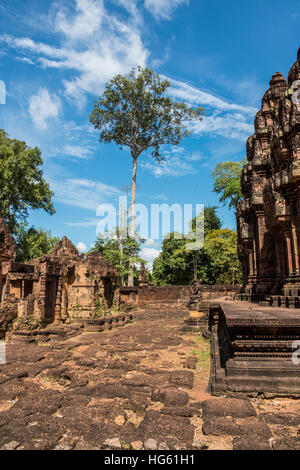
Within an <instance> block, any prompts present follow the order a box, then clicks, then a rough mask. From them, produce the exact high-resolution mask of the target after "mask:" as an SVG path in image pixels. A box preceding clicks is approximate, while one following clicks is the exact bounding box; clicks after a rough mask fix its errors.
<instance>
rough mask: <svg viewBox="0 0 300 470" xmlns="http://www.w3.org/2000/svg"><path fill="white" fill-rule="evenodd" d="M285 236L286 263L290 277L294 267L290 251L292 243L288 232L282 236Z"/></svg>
mask: <svg viewBox="0 0 300 470" xmlns="http://www.w3.org/2000/svg"><path fill="white" fill-rule="evenodd" d="M284 236H285V244H286V250H287V263H288V275H289V277H292V276H293V274H294V265H293V251H292V241H291V235H290V232H289V231H287V232H285V234H284Z"/></svg>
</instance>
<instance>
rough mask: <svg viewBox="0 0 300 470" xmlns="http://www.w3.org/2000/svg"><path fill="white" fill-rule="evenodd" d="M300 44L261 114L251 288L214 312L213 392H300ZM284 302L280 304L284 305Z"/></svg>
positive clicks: (243, 209)
mask: <svg viewBox="0 0 300 470" xmlns="http://www.w3.org/2000/svg"><path fill="white" fill-rule="evenodd" d="M299 80H300V49H299V51H298V56H297V61H296V63H295V64H294V65H293V67H292V68H291V70H290V73H289V76H288V81H287V80H286V79H285V77H284V76H283V75H282V74H281V73H279V72H277V73H276V74H275V75H274V76H273V77H272V80H271V82H270V88H269V90H268V91H267V92H266V93H265V95H264V97H263V99H262V108H261V110H260V111H259V112H258V113H257V115H256V117H255V123H254V124H255V134H254V135H253V136H251V137H250V138H249V139H248V141H247V160H248V161H247V163H246V165H245V166H244V169H243V174H242V180H241V182H242V191H243V195H244V199H243V200H242V201H241V203H240V204H239V205H238V208H237V225H238V253H239V257H240V260H241V262H242V265H243V270H244V286H243V289H242V293H241V294H240V295H237V296H236V298H237V300H242V301H254V302H259V304H258V305H257V306H254V305H253V304H250V303H248V302H247V303H246V302H243V303H241V302H236V303H234V302H231V303H230V302H223V303H222V304H221V305H220V306H219V305H215V306H213V307H212V309H211V316H210V323H211V324H210V327H211V330H212V349H213V363H212V379H211V388H212V391H213V393H220V392H224V391H226V390H231V391H242V392H249V391H250V392H252V391H256V392H262V393H263V392H270V393H277V394H283V395H284V394H294V395H297V396H299V395H300V366H299V364H298V365H297V363H296V362H297V361H294V362H293V361H292V357H293V353H295V351H296V350H297V349H298V348H299V346H298V344H300V342H299V343H297V341H300V310H298V309H297V307H298V308H299V307H300V257H299V254H300V104H299V100H297V99H295V98H296V96H297V95H299V93H298V92H297V91H296V90H297V88H299V84H300V82H299ZM279 307H280V308H279Z"/></svg>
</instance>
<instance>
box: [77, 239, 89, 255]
mask: <svg viewBox="0 0 300 470" xmlns="http://www.w3.org/2000/svg"><path fill="white" fill-rule="evenodd" d="M76 248H77V250H78V251H79V252H80V253H85V252H86V250H87V246H86V244H85V243H83V242H79V243H77V245H76Z"/></svg>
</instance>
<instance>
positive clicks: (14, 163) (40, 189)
mask: <svg viewBox="0 0 300 470" xmlns="http://www.w3.org/2000/svg"><path fill="white" fill-rule="evenodd" d="M42 165H43V160H42V157H41V151H40V150H39V149H38V148H37V147H35V148H30V147H28V146H27V145H26V143H25V142H21V141H20V140H17V139H10V138H9V136H8V135H7V133H6V132H5V131H4V130H1V129H0V215H1V217H3V218H4V219H5V220H6V222H7V224H8V227H9V229H10V231H11V232H12V233H13V234H14V233H15V232H16V230H17V226H18V223H20V222H24V221H25V220H26V219H27V217H28V210H29V209H44V210H45V211H46V212H48V213H49V214H54V212H55V210H54V207H53V205H52V202H51V199H52V196H53V193H52V192H51V190H50V188H49V185H48V183H47V182H46V181H45V179H44V178H43V171H42Z"/></svg>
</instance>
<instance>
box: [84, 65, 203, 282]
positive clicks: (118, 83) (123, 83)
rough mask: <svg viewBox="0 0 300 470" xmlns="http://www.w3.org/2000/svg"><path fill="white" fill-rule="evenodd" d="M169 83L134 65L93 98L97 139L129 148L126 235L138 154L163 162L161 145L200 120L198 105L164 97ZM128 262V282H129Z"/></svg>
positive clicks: (179, 136)
mask: <svg viewBox="0 0 300 470" xmlns="http://www.w3.org/2000/svg"><path fill="white" fill-rule="evenodd" d="M170 86H171V84H170V82H169V81H168V80H162V79H161V78H160V77H159V75H158V74H157V73H155V72H154V71H153V70H150V69H147V68H146V69H142V68H141V67H139V68H138V70H137V71H136V70H135V69H132V71H131V72H130V73H129V74H128V75H126V76H123V75H117V76H116V77H115V78H113V79H112V80H110V81H109V82H108V83H107V85H106V88H105V91H104V93H103V95H102V96H100V97H99V98H98V99H96V100H95V103H94V109H93V111H92V113H91V116H90V121H91V123H92V124H93V125H94V127H95V128H96V129H98V130H99V131H100V142H104V143H112V142H114V143H116V144H117V145H118V146H120V147H121V148H123V147H128V148H129V149H130V153H131V157H132V163H133V172H132V187H131V224H130V236H131V238H134V237H135V230H136V227H135V202H136V178H137V162H138V158H139V156H140V155H141V154H142V153H144V152H146V151H147V150H151V155H152V157H153V158H154V159H155V160H156V161H157V162H159V163H162V162H163V161H164V156H163V155H162V153H161V146H162V145H166V144H172V145H178V144H179V143H180V142H181V140H182V139H183V138H184V137H187V136H188V135H190V131H189V129H188V127H187V124H188V122H189V121H192V120H196V119H198V120H199V119H201V115H202V114H203V109H202V108H197V109H193V108H190V107H188V106H187V105H185V104H184V103H177V102H174V101H173V100H172V99H171V98H169V97H167V96H165V93H166V91H167V90H168V88H169V87H170ZM133 266H134V263H133V262H131V264H130V273H129V285H133Z"/></svg>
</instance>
